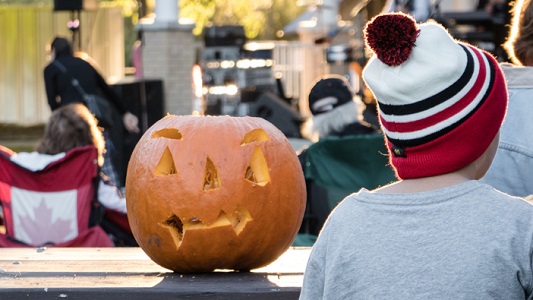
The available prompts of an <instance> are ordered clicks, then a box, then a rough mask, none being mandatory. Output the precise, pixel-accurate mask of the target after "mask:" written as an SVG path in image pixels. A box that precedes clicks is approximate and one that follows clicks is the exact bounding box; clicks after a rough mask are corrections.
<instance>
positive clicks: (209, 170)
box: [204, 157, 222, 191]
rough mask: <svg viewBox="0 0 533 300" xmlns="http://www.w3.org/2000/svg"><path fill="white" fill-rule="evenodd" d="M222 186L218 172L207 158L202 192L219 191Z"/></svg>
mask: <svg viewBox="0 0 533 300" xmlns="http://www.w3.org/2000/svg"><path fill="white" fill-rule="evenodd" d="M221 186H222V184H221V182H220V176H219V175H218V170H217V167H216V166H215V164H214V163H213V161H211V159H210V158H209V157H207V161H206V163H205V175H204V191H207V190H214V189H219V188H220V187H221Z"/></svg>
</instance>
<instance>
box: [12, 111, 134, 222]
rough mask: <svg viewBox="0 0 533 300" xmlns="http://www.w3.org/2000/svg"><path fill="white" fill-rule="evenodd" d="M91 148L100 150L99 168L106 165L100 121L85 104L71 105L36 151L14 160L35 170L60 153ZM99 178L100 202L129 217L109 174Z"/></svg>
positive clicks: (57, 114)
mask: <svg viewBox="0 0 533 300" xmlns="http://www.w3.org/2000/svg"><path fill="white" fill-rule="evenodd" d="M87 145H93V146H94V147H95V148H96V149H97V152H98V165H99V166H100V167H101V166H102V165H103V163H104V151H105V141H104V138H103V135H102V131H101V130H100V129H99V127H98V126H97V123H96V119H95V118H94V116H93V115H92V114H91V112H90V111H89V110H88V109H87V108H86V107H85V106H84V105H82V104H80V103H72V104H67V105H64V106H61V107H60V108H58V109H56V110H54V112H53V113H52V116H50V119H49V120H48V123H47V124H46V126H45V129H44V135H43V137H42V138H41V139H40V140H39V142H38V144H37V147H36V150H35V151H34V152H20V153H18V154H16V155H14V156H13V157H12V161H14V162H16V163H17V164H19V165H23V166H27V167H28V168H29V169H33V168H34V167H35V165H38V164H41V163H42V162H47V161H48V160H49V158H50V157H52V156H54V155H56V154H59V153H64V152H67V151H69V150H72V149H74V148H76V147H82V146H87ZM99 176H100V181H99V186H98V201H100V202H101V203H102V204H103V205H104V206H105V207H107V208H109V209H112V210H115V211H118V212H120V213H124V214H125V213H126V200H125V198H124V197H123V196H122V194H121V193H120V191H119V190H118V189H117V187H116V186H114V185H113V184H112V183H111V182H110V181H109V178H108V177H107V176H106V175H105V174H103V173H102V172H100V174H99ZM63 180H68V178H64V179H63Z"/></svg>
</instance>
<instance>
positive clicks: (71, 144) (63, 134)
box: [37, 103, 105, 166]
mask: <svg viewBox="0 0 533 300" xmlns="http://www.w3.org/2000/svg"><path fill="white" fill-rule="evenodd" d="M87 145H93V146H95V147H96V149H97V150H98V165H100V166H102V164H103V163H104V157H103V153H104V151H105V141H104V137H103V135H102V131H101V130H100V128H99V127H98V126H97V121H96V119H95V118H94V116H93V115H92V114H91V112H90V111H89V110H88V109H87V107H85V105H83V104H80V103H74V104H69V105H65V106H62V107H60V108H58V109H56V110H54V112H53V113H52V116H51V117H50V119H49V120H48V123H47V124H46V126H45V129H44V136H43V138H42V139H41V140H40V142H39V144H38V145H37V152H39V153H43V154H57V153H61V152H67V151H69V150H71V149H73V148H76V147H81V146H87Z"/></svg>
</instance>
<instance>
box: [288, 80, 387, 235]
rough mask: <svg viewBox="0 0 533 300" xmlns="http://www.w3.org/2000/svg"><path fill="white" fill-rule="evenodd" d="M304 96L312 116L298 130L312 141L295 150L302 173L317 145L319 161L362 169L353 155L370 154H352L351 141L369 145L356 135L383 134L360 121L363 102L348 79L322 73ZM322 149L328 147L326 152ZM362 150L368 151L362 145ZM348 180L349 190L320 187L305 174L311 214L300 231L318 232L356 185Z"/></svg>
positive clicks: (350, 168) (316, 233)
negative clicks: (347, 155)
mask: <svg viewBox="0 0 533 300" xmlns="http://www.w3.org/2000/svg"><path fill="white" fill-rule="evenodd" d="M308 99H309V109H310V111H311V113H312V117H311V118H310V119H308V120H307V121H306V122H305V123H304V124H303V126H302V130H301V133H302V136H303V137H305V138H307V139H309V140H310V141H311V142H313V143H314V144H311V145H308V146H306V147H303V148H302V149H299V151H297V154H298V159H299V160H300V164H301V166H302V170H303V171H304V174H305V173H306V172H307V171H306V168H308V167H309V166H310V165H311V164H312V163H311V161H312V160H313V157H316V155H317V154H316V153H317V152H313V149H316V146H318V145H320V147H319V148H320V149H321V150H319V151H320V160H321V161H322V162H327V161H329V160H330V159H332V158H331V157H329V156H330V155H331V156H333V157H334V158H335V160H336V161H337V162H338V163H340V164H341V165H342V166H344V167H345V168H346V170H350V171H351V170H352V168H357V169H362V168H364V167H363V166H362V165H361V161H358V160H357V159H355V158H356V156H358V155H365V156H367V157H371V156H372V155H374V154H371V153H364V154H362V153H355V152H354V151H352V150H353V148H352V146H353V145H354V143H356V144H360V143H366V144H368V145H370V144H371V143H368V140H361V139H359V136H371V135H373V134H376V135H379V138H380V139H383V137H382V135H381V132H380V131H379V128H377V127H375V126H373V125H370V124H369V123H367V122H366V121H364V119H363V110H364V109H365V104H364V103H363V102H362V101H361V98H360V97H359V96H357V95H355V93H354V92H353V90H352V88H351V86H350V83H349V81H348V80H347V79H346V78H345V77H344V76H341V75H336V74H330V75H326V76H322V77H321V78H319V79H318V80H317V81H316V82H315V83H314V85H313V87H312V88H311V90H310V91H309V95H308ZM317 142H318V143H317ZM369 148H370V147H369ZM325 149H329V151H327V150H325ZM346 149H347V151H349V153H351V154H350V155H349V157H346V156H344V155H342V153H345V151H344V150H346ZM315 151H316V150H315ZM365 151H370V150H369V149H367V148H365ZM375 152H376V154H377V155H379V154H378V153H377V152H378V150H376V151H375ZM310 153H311V154H310ZM312 153H315V154H312ZM326 153H329V155H326ZM330 165H331V164H330ZM383 167H385V166H383ZM346 170H344V172H346ZM321 171H322V172H325V173H329V171H328V170H324V169H322V170H321ZM336 171H337V172H339V171H341V170H338V169H337V170H336ZM370 172H371V173H372V174H378V173H380V172H378V171H377V170H373V171H370ZM371 177H372V175H370V174H369V175H368V178H371ZM315 179H316V178H315ZM352 180H353V178H352V179H351V180H349V181H350V182H349V186H350V189H346V190H344V189H342V191H341V189H340V188H339V187H338V186H335V187H332V186H323V185H320V184H318V183H317V182H316V180H314V179H312V178H308V177H307V176H306V188H307V212H308V214H307V215H308V216H312V217H309V218H307V219H306V220H304V225H303V227H304V228H302V231H304V232H305V233H309V234H312V235H314V236H316V235H318V232H319V231H320V229H321V228H322V225H323V224H324V221H325V220H326V218H327V216H328V215H329V213H330V211H331V208H332V206H334V203H335V204H336V203H338V202H339V201H340V200H342V198H344V196H346V195H347V194H348V193H349V192H353V191H352V189H351V187H352V186H353V185H356V184H357V182H355V181H352ZM359 184H360V183H359ZM347 185H348V184H347ZM332 190H334V191H332Z"/></svg>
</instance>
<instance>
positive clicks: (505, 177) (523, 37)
mask: <svg viewBox="0 0 533 300" xmlns="http://www.w3.org/2000/svg"><path fill="white" fill-rule="evenodd" d="M532 37H533V3H532V2H531V0H519V1H517V2H516V5H515V7H514V10H513V19H512V23H511V31H510V35H509V38H508V39H507V42H506V43H505V44H504V48H505V50H506V51H507V53H508V55H509V57H510V58H511V60H512V62H513V64H509V63H502V64H501V67H502V69H503V72H504V74H505V78H506V79H507V85H508V88H509V108H508V111H507V117H506V118H505V121H504V123H503V126H502V129H501V135H500V143H499V145H498V151H497V152H496V157H495V158H494V162H493V163H492V165H491V167H490V168H489V170H488V172H487V175H485V177H484V178H483V182H485V183H488V184H490V185H492V186H494V187H495V188H497V189H499V190H501V191H503V192H506V193H508V194H510V195H513V196H520V197H525V196H528V195H532V194H533V150H532V149H533V134H532V133H533V118H532V116H533V39H532Z"/></svg>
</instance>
